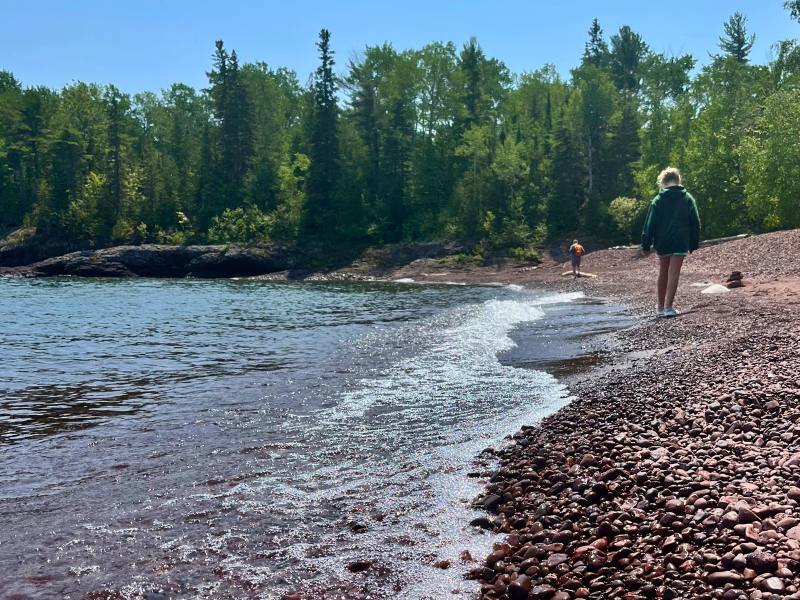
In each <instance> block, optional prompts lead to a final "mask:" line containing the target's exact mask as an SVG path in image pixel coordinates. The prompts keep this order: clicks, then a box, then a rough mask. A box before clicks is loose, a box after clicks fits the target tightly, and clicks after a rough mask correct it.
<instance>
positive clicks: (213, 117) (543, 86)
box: [0, 2, 800, 258]
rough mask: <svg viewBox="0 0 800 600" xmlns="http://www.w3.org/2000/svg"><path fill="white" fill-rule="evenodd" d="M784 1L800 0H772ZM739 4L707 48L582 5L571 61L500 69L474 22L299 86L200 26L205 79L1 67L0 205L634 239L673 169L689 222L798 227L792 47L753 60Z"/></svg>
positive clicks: (210, 221)
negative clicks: (121, 81)
mask: <svg viewBox="0 0 800 600" xmlns="http://www.w3.org/2000/svg"><path fill="white" fill-rule="evenodd" d="M786 7H787V9H788V10H789V12H790V16H791V17H792V18H795V19H798V20H800V6H798V3H797V2H787V3H786ZM753 42H754V35H753V34H751V33H749V32H748V30H747V20H746V18H745V17H744V16H743V15H741V14H740V13H736V14H734V15H733V16H731V17H730V19H729V20H728V21H727V22H726V23H724V24H723V27H722V30H721V36H720V41H719V51H718V52H717V53H716V54H714V55H713V56H711V57H710V59H709V61H708V63H707V64H706V65H704V66H702V68H699V69H697V68H696V60H695V58H694V57H692V56H690V55H688V54H687V55H681V56H665V55H664V54H661V53H658V52H655V51H653V50H652V49H651V48H650V47H649V46H648V44H647V43H646V42H645V40H644V39H642V37H641V36H640V35H639V34H637V33H636V32H634V31H633V30H631V28H630V27H628V26H623V27H621V28H620V29H619V30H618V31H617V32H615V33H614V34H612V35H611V36H606V35H605V34H604V32H603V30H602V28H601V26H600V23H599V22H598V21H597V19H595V20H594V21H593V22H592V24H591V27H590V29H589V31H588V36H587V40H586V43H585V48H584V52H583V55H582V59H581V61H580V64H579V65H578V66H577V67H576V68H575V69H573V70H572V71H571V73H570V78H569V79H568V80H565V79H562V78H561V77H560V76H559V74H558V73H557V72H556V70H555V68H554V67H552V66H545V67H543V68H541V69H539V70H536V71H532V72H526V73H522V74H519V75H514V74H512V73H511V72H509V70H508V68H507V67H506V66H505V65H504V64H503V63H502V62H501V61H499V60H497V59H495V58H491V57H489V56H487V55H486V54H485V53H484V51H483V50H482V48H481V47H480V45H479V44H478V42H477V41H476V40H475V39H470V40H469V41H468V42H467V43H465V44H464V45H463V46H462V47H460V48H458V47H457V46H456V45H455V44H453V43H438V42H437V43H431V44H428V45H427V46H425V47H423V48H421V49H418V50H404V51H399V50H397V49H395V48H394V47H393V46H391V45H390V44H384V45H381V46H368V47H366V48H365V49H364V51H363V52H362V53H361V54H360V55H359V56H358V57H357V58H353V59H351V60H349V61H348V63H347V65H346V69H344V73H343V74H342V75H341V76H337V74H336V71H335V66H336V64H335V57H334V53H333V51H332V50H331V36H330V33H329V32H328V31H327V30H322V31H321V32H320V36H319V40H318V43H317V47H318V50H319V67H318V68H317V69H316V72H315V73H314V75H313V77H312V78H311V80H310V82H309V85H307V86H303V85H301V84H300V83H299V81H298V78H297V76H296V74H295V73H294V72H292V71H291V70H288V69H285V68H272V67H270V66H268V65H267V64H266V63H263V62H256V63H251V64H240V63H239V59H238V57H237V55H236V52H235V51H233V50H231V51H229V50H228V48H226V47H225V45H224V44H223V42H222V41H218V42H216V47H215V51H214V54H213V61H212V64H211V69H210V71H209V72H208V73H207V75H208V87H207V88H206V89H203V90H195V89H193V88H191V87H189V86H186V85H183V84H174V85H172V86H171V87H170V88H169V89H167V90H164V91H162V92H161V93H160V94H154V93H150V92H145V93H140V94H134V95H130V94H125V93H122V92H121V91H120V90H119V89H117V88H116V87H115V86H113V85H106V86H102V85H97V84H90V83H82V82H78V83H73V84H71V85H68V86H66V87H65V88H64V89H62V90H60V91H57V90H52V89H49V88H46V87H41V86H39V87H24V86H23V85H22V84H20V82H18V81H17V80H16V79H15V77H14V76H13V75H12V74H11V73H9V72H7V71H0V225H3V226H4V227H5V228H6V229H8V228H12V227H19V226H21V225H25V226H28V227H31V228H35V230H36V232H37V235H38V236H39V237H41V238H45V239H46V238H57V239H61V240H70V241H75V242H82V243H90V244H93V245H108V244H115V243H143V242H159V243H170V244H185V243H197V242H219V243H227V242H242V243H253V242H260V241H267V240H305V239H314V240H320V241H323V242H327V243H332V244H339V243H341V244H352V243H358V244H370V243H375V244H377V243H392V242H400V241H417V240H431V239H455V240H469V241H472V242H476V243H477V244H478V249H479V250H493V249H498V248H506V249H512V252H513V253H514V255H515V256H518V257H520V258H524V257H527V256H532V255H533V254H534V253H535V249H536V248H537V247H538V246H540V245H541V244H542V243H543V242H544V241H545V240H546V239H548V238H557V237H563V236H572V235H584V234H586V235H591V236H594V237H599V238H603V239H608V240H618V241H630V240H634V239H636V237H637V228H639V227H640V224H641V220H642V217H643V213H644V211H645V209H646V206H647V203H648V202H649V200H650V198H652V196H653V195H654V192H655V189H654V187H655V179H656V175H657V173H658V171H659V170H660V169H661V168H663V167H664V166H666V165H668V164H670V165H675V166H678V167H679V168H681V169H682V171H683V173H684V175H685V179H686V182H687V185H688V186H689V187H690V188H691V190H692V192H693V194H694V196H695V197H696V198H697V200H698V204H699V208H700V211H701V216H702V219H703V228H704V236H706V237H716V236H723V235H728V234H735V233H740V232H743V231H766V230H772V229H778V228H789V227H800V202H798V198H800V167H798V165H800V85H799V84H800V46H798V43H797V42H796V41H795V40H783V41H778V42H777V43H776V44H775V45H774V47H773V58H772V60H771V61H770V62H769V63H768V64H764V65H759V64H753V63H751V62H750V60H749V55H750V51H751V49H752V47H753Z"/></svg>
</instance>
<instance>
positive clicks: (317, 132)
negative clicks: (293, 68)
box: [303, 29, 340, 237]
mask: <svg viewBox="0 0 800 600" xmlns="http://www.w3.org/2000/svg"><path fill="white" fill-rule="evenodd" d="M330 39H331V34H330V32H329V31H328V30H327V29H323V30H322V31H320V33H319V42H318V43H317V48H318V49H319V57H320V65H319V67H317V70H316V72H315V74H314V83H313V86H312V98H313V110H312V115H311V121H312V123H311V140H310V142H311V143H310V146H311V148H310V154H311V167H310V169H309V174H308V190H307V198H306V206H305V214H304V219H303V221H304V223H303V231H304V233H305V234H306V235H307V236H311V237H330V236H331V235H332V234H335V232H336V228H337V225H339V224H340V223H338V222H337V221H338V217H339V215H337V214H336V206H335V199H336V188H337V184H338V182H339V170H340V167H339V141H338V135H337V118H338V113H339V109H338V106H337V103H336V79H335V77H334V75H333V65H334V60H333V50H331V47H330Z"/></svg>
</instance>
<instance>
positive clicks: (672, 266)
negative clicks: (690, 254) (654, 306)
mask: <svg viewBox="0 0 800 600" xmlns="http://www.w3.org/2000/svg"><path fill="white" fill-rule="evenodd" d="M683 258H684V257H683V256H670V257H669V258H668V259H667V260H668V261H669V271H668V273H667V295H666V297H665V298H664V308H672V303H673V302H674V301H675V292H677V291H678V279H680V276H681V267H682V266H683Z"/></svg>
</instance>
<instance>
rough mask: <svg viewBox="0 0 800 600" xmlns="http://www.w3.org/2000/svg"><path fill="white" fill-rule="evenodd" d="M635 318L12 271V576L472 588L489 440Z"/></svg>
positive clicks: (35, 583) (334, 290)
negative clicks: (33, 276)
mask: <svg viewBox="0 0 800 600" xmlns="http://www.w3.org/2000/svg"><path fill="white" fill-rule="evenodd" d="M630 322H631V319H630V317H629V316H628V315H626V313H625V311H624V310H623V309H622V308H621V307H619V306H614V305H609V304H605V303H602V302H596V301H590V300H588V299H585V298H583V297H582V295H581V294H579V293H576V294H546V293H537V292H535V291H529V290H523V289H520V288H517V287H462V286H422V285H414V284H347V285H344V284H330V283H326V284H322V283H319V284H311V283H304V284H280V283H267V282H255V281H190V280H185V281H161V280H119V281H111V280H105V281H104V280H69V279H62V280H44V279H40V280H21V279H0V324H2V326H1V327H0V597H2V598H12V597H13V598H70V599H81V598H91V599H95V600H96V599H99V598H109V599H110V598H119V599H122V598H124V599H128V598H131V599H132V598H147V599H149V600H155V599H161V598H214V599H216V598H268V599H273V598H274V599H279V598H282V597H283V596H284V595H285V594H287V593H290V592H294V591H303V592H305V593H309V594H313V596H312V597H315V598H334V597H344V598H384V597H392V598H409V599H422V598H437V599H438V598H445V597H447V598H459V597H463V598H469V597H472V596H473V595H474V592H475V587H474V586H473V584H472V583H471V582H468V581H464V580H463V573H464V572H465V571H466V570H468V569H469V568H471V566H474V565H472V564H468V563H464V562H462V561H461V560H460V558H459V556H460V555H461V554H462V552H463V551H464V550H468V551H469V552H470V553H471V554H472V555H473V556H475V557H476V558H480V557H481V556H482V555H483V554H485V553H486V552H487V551H488V549H489V548H490V547H491V543H492V542H493V541H495V538H494V537H493V536H491V535H488V534H482V533H481V532H479V531H476V530H473V529H472V528H471V527H469V526H468V523H469V521H470V520H471V519H472V518H474V516H475V515H476V514H477V513H474V512H473V511H472V510H471V509H470V508H469V506H468V502H469V501H470V499H471V498H473V497H474V496H475V495H476V494H477V493H478V492H480V489H481V488H480V484H479V482H477V481H476V480H474V479H470V478H469V477H467V473H468V472H469V471H471V470H474V468H475V466H474V463H473V461H474V459H475V458H476V456H477V455H478V453H479V452H480V451H481V450H482V449H483V448H485V447H487V446H492V445H496V444H498V443H501V442H502V440H503V438H504V436H507V435H508V434H511V433H513V432H515V431H516V430H517V429H518V428H519V427H520V426H521V425H522V424H526V423H533V422H535V421H536V420H537V419H539V418H541V417H542V416H543V415H546V414H549V413H550V412H552V411H554V410H556V409H557V408H558V407H560V406H562V405H563V404H564V403H565V402H566V401H568V399H567V394H566V391H565V389H564V387H563V385H562V384H560V383H559V382H558V381H557V380H556V379H554V377H553V376H551V375H550V374H548V373H547V372H545V370H544V369H545V368H547V369H549V370H551V372H557V369H556V371H553V369H550V367H553V368H556V367H558V366H559V365H561V366H563V365H564V364H567V363H565V362H564V359H568V358H569V357H570V356H571V355H573V354H574V353H575V352H576V351H577V350H578V349H580V348H581V346H586V343H587V340H588V339H590V338H589V337H587V336H589V334H591V333H593V332H599V331H606V330H610V329H614V328H618V327H622V326H625V325H627V324H629V323H630ZM584 350H586V348H584ZM356 560H367V561H371V562H372V566H371V567H370V568H369V569H367V570H366V571H365V572H361V573H351V572H350V571H348V570H347V565H348V564H350V563H351V562H353V561H356ZM440 560H449V561H451V566H450V568H449V569H439V568H435V567H434V566H433V564H434V563H435V562H437V561H440ZM101 592H102V593H101Z"/></svg>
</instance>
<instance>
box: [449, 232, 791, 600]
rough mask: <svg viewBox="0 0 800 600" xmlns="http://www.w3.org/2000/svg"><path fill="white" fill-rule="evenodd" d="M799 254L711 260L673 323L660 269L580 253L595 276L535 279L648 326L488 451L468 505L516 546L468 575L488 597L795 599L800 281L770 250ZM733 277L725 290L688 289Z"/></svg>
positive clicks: (738, 244)
mask: <svg viewBox="0 0 800 600" xmlns="http://www.w3.org/2000/svg"><path fill="white" fill-rule="evenodd" d="M798 241H800V232H798V231H797V230H796V231H792V232H781V233H778V234H768V235H766V236H756V237H753V238H748V239H746V240H740V241H734V242H729V243H727V244H724V245H722V246H718V247H714V248H708V249H701V250H700V251H698V252H697V253H695V254H694V255H693V256H692V257H690V258H689V259H688V261H687V265H686V267H685V269H684V276H683V281H682V285H681V289H680V291H679V295H678V302H679V306H680V307H681V308H683V309H684V314H683V315H682V316H681V317H680V318H678V319H672V320H663V319H655V318H649V317H648V313H649V312H650V310H651V309H650V308H649V306H650V303H651V302H652V300H651V295H652V291H651V288H652V287H653V286H654V282H655V265H654V264H653V263H648V262H647V261H645V260H642V259H637V258H635V257H634V252H633V251H631V250H613V251H612V250H608V251H601V252H597V253H591V254H589V255H587V257H586V259H585V263H584V264H585V266H586V268H588V269H591V270H592V271H595V272H597V274H598V277H597V278H596V279H588V278H587V279H578V280H573V279H572V278H569V280H567V281H564V280H563V278H561V277H560V275H557V270H556V268H554V266H550V267H549V268H547V267H546V268H544V269H542V270H541V271H540V272H539V273H535V274H532V275H529V277H528V278H527V279H528V283H529V284H535V285H536V286H537V287H539V286H544V287H547V286H552V287H555V288H557V289H576V288H578V289H584V290H587V291H589V290H591V293H593V294H595V295H598V296H603V297H606V298H610V299H613V300H615V301H619V300H620V299H625V300H626V301H627V303H628V304H629V305H631V306H633V307H636V308H638V310H639V311H640V313H641V315H642V316H643V318H642V320H641V321H640V322H639V323H638V324H637V325H634V326H633V327H632V328H630V329H626V330H622V331H620V332H616V333H612V334H609V335H611V336H612V338H613V339H614V341H615V344H614V345H615V347H614V348H612V350H611V352H610V353H609V355H608V356H607V358H608V359H610V361H611V362H610V364H608V363H607V364H605V365H604V366H603V367H602V368H600V369H594V368H592V369H590V370H589V371H584V372H582V373H581V374H575V375H573V376H570V377H568V378H567V380H566V381H565V383H566V384H567V385H568V388H569V391H570V394H571V396H573V398H574V400H573V401H572V402H571V403H570V404H569V405H567V406H566V407H564V408H562V409H561V410H559V411H558V412H556V413H554V414H552V415H550V416H548V417H546V418H544V419H543V420H542V421H541V422H539V423H537V424H535V425H532V426H527V427H523V429H522V430H521V431H520V432H518V433H517V434H515V435H514V436H513V443H511V444H508V445H506V446H503V447H502V448H500V449H498V450H491V451H490V453H491V454H492V455H493V456H494V458H496V459H497V460H498V461H499V468H498V469H497V470H496V471H494V472H493V473H490V474H485V475H487V477H486V478H485V479H484V481H485V485H486V488H485V493H484V494H483V495H481V496H480V497H479V498H477V499H476V501H475V504H476V505H478V506H481V507H482V508H484V509H485V510H486V511H487V517H488V519H489V523H484V526H486V525H489V527H490V528H491V529H492V530H493V531H495V532H497V533H500V534H502V535H503V536H504V537H505V539H504V541H503V542H500V543H497V544H495V546H494V552H492V553H491V554H490V555H489V556H488V557H485V558H484V559H483V560H482V561H478V562H475V563H473V564H469V565H464V566H465V567H466V569H468V573H467V577H468V578H469V579H474V580H476V581H477V582H478V584H479V585H480V586H481V587H480V598H482V599H487V600H488V599H500V600H505V599H507V598H508V599H511V600H517V599H520V600H522V599H529V598H536V599H538V598H554V599H558V600H569V599H572V598H598V599H599V598H726V599H728V598H729V599H738V598H748V599H754V600H757V599H772V598H795V599H796V598H800V488H798V487H795V486H797V485H800V425H799V424H798V423H800V356H798V354H797V352H796V348H797V347H798V345H800V272H798V270H797V268H796V267H792V266H791V265H782V264H776V261H775V256H774V254H773V253H771V252H766V251H765V250H767V249H768V248H769V247H773V246H776V245H777V246H779V247H783V246H787V247H788V246H789V245H794V244H797V243H798ZM734 270H740V271H742V272H743V273H744V277H745V287H743V288H740V289H735V290H731V292H730V293H725V294H721V295H718V296H706V295H701V294H700V289H701V288H700V287H692V285H691V284H693V283H698V282H707V283H712V282H713V283H721V282H722V281H724V277H725V275H727V274H728V273H730V272H731V271H734ZM537 271H538V270H537ZM726 271H727V273H726ZM510 279H516V277H513V276H512V277H510ZM604 362H605V361H604Z"/></svg>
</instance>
